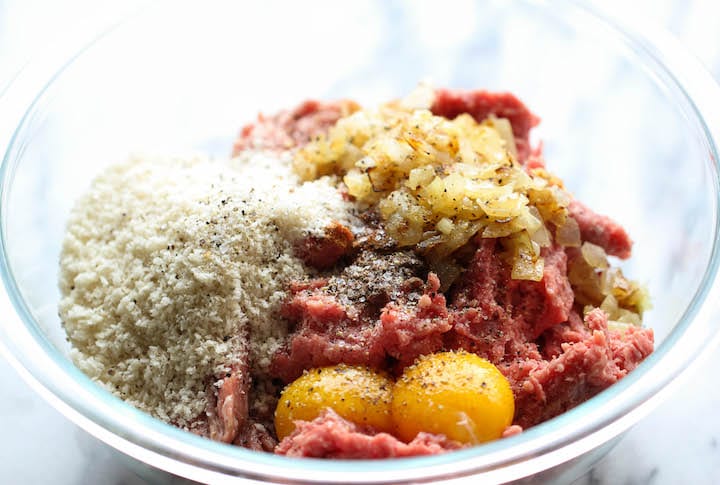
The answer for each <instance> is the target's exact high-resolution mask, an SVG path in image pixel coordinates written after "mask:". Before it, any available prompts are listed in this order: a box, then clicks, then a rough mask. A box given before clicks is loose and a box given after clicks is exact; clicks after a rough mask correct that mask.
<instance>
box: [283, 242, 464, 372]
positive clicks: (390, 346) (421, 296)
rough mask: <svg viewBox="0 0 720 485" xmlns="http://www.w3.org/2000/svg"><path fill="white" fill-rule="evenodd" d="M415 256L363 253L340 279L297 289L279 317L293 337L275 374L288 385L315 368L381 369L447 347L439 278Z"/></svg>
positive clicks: (294, 289)
mask: <svg viewBox="0 0 720 485" xmlns="http://www.w3.org/2000/svg"><path fill="white" fill-rule="evenodd" d="M423 268H424V265H423V263H422V261H420V260H419V259H418V257H417V256H415V255H414V254H412V253H410V252H396V253H390V254H381V253H376V252H373V251H363V252H362V253H360V255H359V256H358V258H357V259H356V260H355V261H354V262H353V263H352V264H350V265H348V266H347V267H346V268H345V269H344V270H343V271H342V272H341V273H340V274H339V275H336V276H332V277H331V278H329V279H327V280H324V279H319V280H313V281H309V282H306V283H298V284H296V285H294V286H293V287H292V288H291V293H292V295H291V297H290V298H289V300H288V302H287V303H286V304H285V305H284V306H283V309H282V314H283V316H284V317H285V318H287V319H288V320H289V321H290V323H291V325H292V326H294V328H295V331H294V333H293V334H292V335H291V336H290V338H289V340H288V342H287V344H286V345H285V346H284V347H283V348H281V349H280V350H279V351H278V352H277V353H276V354H275V356H274V359H273V361H272V364H271V372H272V373H273V375H275V376H276V377H279V378H281V379H282V380H283V381H285V382H290V381H292V380H294V379H296V378H297V377H299V376H300V375H301V374H302V371H303V370H305V369H308V368H312V367H321V366H326V365H332V364H338V363H346V364H362V365H367V366H370V367H373V368H376V369H384V368H386V367H388V366H389V365H391V364H395V363H397V364H398V365H400V366H401V368H402V366H404V365H408V364H411V363H412V362H413V361H414V360H415V359H416V358H417V357H418V356H419V355H422V354H425V353H429V352H434V351H436V350H438V349H439V348H441V347H442V338H441V334H442V333H443V332H445V331H447V330H448V329H449V328H450V324H449V321H448V317H447V309H446V307H445V298H444V296H442V295H441V294H440V293H438V288H439V285H440V282H439V280H438V279H437V277H436V276H435V275H432V274H431V275H430V276H429V277H428V279H427V283H424V282H423V280H422V279H421V278H420V277H419V276H421V275H422V272H423Z"/></svg>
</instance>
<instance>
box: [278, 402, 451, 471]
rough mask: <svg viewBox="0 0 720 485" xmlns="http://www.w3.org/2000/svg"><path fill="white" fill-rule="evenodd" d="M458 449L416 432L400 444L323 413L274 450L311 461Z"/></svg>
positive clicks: (445, 442)
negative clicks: (411, 438)
mask: <svg viewBox="0 0 720 485" xmlns="http://www.w3.org/2000/svg"><path fill="white" fill-rule="evenodd" d="M459 448H461V445H460V444H459V443H456V442H454V441H450V440H448V439H447V438H445V437H444V436H439V435H434V434H430V433H419V434H418V435H417V437H415V439H413V440H412V441H411V442H410V443H403V442H402V441H400V440H398V439H397V438H395V437H394V436H392V435H390V434H388V433H377V434H375V433H373V432H372V431H367V430H360V429H358V427H357V426H356V425H354V424H353V423H351V422H349V421H347V420H345V419H343V418H341V417H340V416H338V415H337V414H336V413H335V412H334V411H332V410H327V411H325V412H324V413H323V414H322V415H320V416H319V417H318V418H316V419H315V420H313V421H310V422H307V421H301V422H299V423H298V426H297V428H295V431H294V432H293V433H292V434H291V435H290V436H288V437H287V438H285V439H284V440H282V441H281V442H280V444H279V445H278V446H277V448H275V453H278V454H280V455H287V456H295V457H312V458H342V459H354V458H355V459H356V458H362V459H368V458H398V457H404V456H420V455H434V454H438V453H443V452H445V451H450V450H456V449H459Z"/></svg>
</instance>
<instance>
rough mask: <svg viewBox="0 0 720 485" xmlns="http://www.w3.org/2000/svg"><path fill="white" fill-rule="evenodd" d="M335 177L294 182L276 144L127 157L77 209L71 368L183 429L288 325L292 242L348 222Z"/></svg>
mask: <svg viewBox="0 0 720 485" xmlns="http://www.w3.org/2000/svg"><path fill="white" fill-rule="evenodd" d="M335 184H336V182H335V181H331V180H329V179H320V180H318V181H315V182H310V183H304V184H300V182H299V181H298V179H297V178H296V176H295V175H293V173H292V170H291V168H290V159H289V157H288V156H286V155H277V154H271V153H264V152H247V153H244V154H243V155H242V156H241V157H239V158H236V159H232V160H229V161H213V160H209V159H206V158H201V157H195V158H139V157H136V158H133V159H131V160H129V161H128V162H125V163H123V164H120V165H116V166H113V167H111V168H110V169H109V170H107V171H105V172H104V173H103V174H102V175H100V176H99V177H98V178H97V179H96V180H95V181H94V183H93V185H92V187H91V189H90V190H89V192H88V193H87V194H86V195H85V196H83V197H82V198H81V199H80V200H79V201H78V203H77V205H76V206H75V208H74V210H73V212H72V214H71V218H70V221H69V224H68V229H67V234H66V238H65V241H64V244H63V248H62V254H61V258H60V289H61V293H62V299H61V302H60V317H61V319H62V321H63V324H64V326H65V329H66V331H67V335H68V337H69V339H70V342H71V343H72V345H73V350H72V357H73V360H74V361H75V363H76V364H77V366H78V367H79V368H80V369H81V370H82V371H83V372H85V373H86V374H87V375H89V376H90V377H91V378H93V379H94V380H96V381H98V382H100V383H102V384H103V385H104V386H106V387H107V388H108V389H109V390H111V391H112V392H114V393H115V394H116V395H118V396H119V397H121V398H122V399H124V400H126V401H127V402H129V403H130V404H132V405H134V406H136V407H138V408H140V409H142V410H144V411H146V412H149V413H151V414H152V415H154V416H156V417H159V418H160V419H163V420H165V421H167V422H170V423H173V424H176V425H179V426H181V427H188V426H191V425H192V424H193V422H194V420H196V419H197V418H198V416H201V415H202V413H203V412H204V411H205V409H206V405H207V402H208V398H209V396H208V395H207V392H208V389H210V387H209V385H211V384H212V383H213V382H214V381H215V380H217V379H219V378H221V377H222V376H224V375H225V373H226V372H228V370H229V369H230V367H231V366H233V365H234V364H237V363H238V362H239V361H240V360H241V359H243V358H244V352H245V350H244V349H246V348H247V347H246V342H245V340H246V338H247V337H246V336H247V335H249V344H250V345H249V347H250V362H251V365H252V367H253V371H254V372H256V373H262V372H263V371H264V370H265V369H266V368H267V366H268V365H269V358H270V356H271V355H272V353H273V352H274V351H275V350H276V349H277V348H278V346H279V345H280V344H281V342H282V340H283V337H285V336H286V334H287V328H286V326H285V324H284V323H283V321H282V320H281V319H279V318H278V316H277V312H278V309H279V305H280V303H281V301H282V300H283V299H284V298H285V296H286V292H285V291H286V287H287V284H288V282H289V281H291V280H294V279H301V278H302V277H303V276H304V275H305V274H307V273H308V272H309V270H308V268H306V267H305V266H304V264H303V263H302V262H301V261H300V260H298V259H297V258H295V257H294V256H293V252H292V244H293V241H296V240H297V239H299V238H302V237H305V236H307V235H309V234H318V235H320V234H322V233H323V230H324V228H325V227H326V226H327V225H329V224H330V223H331V222H332V221H333V220H337V221H339V222H341V223H343V224H349V225H354V224H352V221H351V217H352V216H351V215H350V214H351V205H350V204H349V203H347V202H345V201H343V199H342V197H341V195H340V194H339V193H338V192H337V190H336V188H335Z"/></svg>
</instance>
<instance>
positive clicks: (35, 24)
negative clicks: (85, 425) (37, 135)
mask: <svg viewBox="0 0 720 485" xmlns="http://www.w3.org/2000/svg"><path fill="white" fill-rule="evenodd" d="M142 3H143V2H140V1H137V0H126V1H124V2H108V1H105V0H101V1H90V0H65V1H63V2H50V1H46V2H41V1H36V0H30V1H21V0H0V95H1V94H2V93H3V91H4V88H5V87H6V86H7V85H8V84H9V83H10V82H12V79H13V77H14V75H15V74H16V73H17V72H18V71H19V70H21V69H22V68H23V67H24V66H25V65H26V64H27V63H28V62H29V61H31V60H32V59H33V58H36V57H38V56H41V55H43V53H45V52H47V51H48V50H50V49H66V50H67V52H68V53H71V52H74V51H76V50H77V48H78V47H79V46H82V45H83V44H84V43H85V42H86V41H87V40H88V39H91V38H92V37H93V36H95V35H97V34H98V33H99V32H101V31H103V30H104V29H106V28H107V27H109V26H111V25H112V23H113V22H114V21H115V20H116V19H118V18H121V17H122V16H124V15H127V14H130V13H132V12H133V11H135V10H137V9H138V8H140V7H141V5H142ZM602 8H605V9H612V10H614V11H616V12H618V13H620V14H621V15H625V16H641V17H643V18H647V19H649V20H650V21H652V22H655V23H657V24H658V25H661V26H663V27H664V28H666V29H667V30H669V31H671V32H672V33H673V34H675V35H676V36H677V37H678V38H679V39H680V40H681V41H682V42H683V43H684V44H685V45H686V46H687V48H688V49H689V51H690V52H692V54H693V55H695V56H697V57H698V58H699V59H700V60H701V61H702V62H703V63H704V64H705V65H706V66H707V68H708V69H709V70H710V71H711V72H712V73H713V75H714V76H715V78H716V79H718V80H720V2H718V1H717V0H691V1H682V0H635V1H633V2H628V1H623V0H606V1H605V2H602ZM718 102H720V100H718ZM0 318H2V316H0ZM718 374H720V362H718V361H716V360H715V359H712V358H708V359H705V360H704V361H703V362H701V363H699V364H698V365H696V366H695V369H694V372H693V373H692V374H691V375H690V376H688V377H687V378H685V379H684V380H683V382H682V383H681V384H680V385H679V386H678V387H676V390H675V392H674V394H673V396H672V397H671V398H670V399H668V400H667V401H666V402H665V403H664V404H662V405H661V406H660V407H659V408H657V409H656V410H655V411H654V412H653V413H652V414H651V415H650V416H649V417H647V418H645V419H644V420H643V421H641V423H640V424H639V425H637V426H636V427H635V428H633V429H632V430H631V431H630V432H629V433H628V434H627V435H626V436H625V437H624V438H623V440H622V441H621V442H620V444H619V445H618V446H617V447H616V448H615V449H614V450H613V451H611V453H610V454H609V455H608V456H607V457H606V458H605V459H603V460H602V461H601V462H600V463H598V464H597V465H596V466H595V467H594V469H593V470H592V471H591V472H590V473H589V474H588V475H586V476H585V477H583V478H581V479H579V480H578V481H577V482H576V483H577V484H578V485H584V484H588V485H590V484H592V485H598V484H618V483H619V484H663V485H664V484H676V483H695V484H715V483H720V445H719V444H718V443H719V441H720V418H719V417H718V415H717V411H716V410H717V409H718V408H720V388H718V386H716V385H715V384H714V383H715V382H716V380H717V377H716V376H717V375H718ZM0 382H1V383H2V385H3V391H2V392H1V393H0V429H1V430H2V438H0V483H9V484H15V483H18V484H20V483H57V484H75V483H107V484H133V485H134V484H143V483H146V480H144V479H143V478H141V477H138V476H137V475H136V474H135V473H134V472H132V471H131V470H130V469H128V468H127V467H126V466H125V464H124V463H123V461H122V460H120V459H118V456H117V455H115V454H114V453H113V452H112V451H111V450H109V449H108V448H106V447H105V446H104V445H102V444H100V443H99V442H97V441H96V440H95V439H94V438H92V437H90V436H89V435H87V434H85V433H84V432H83V431H81V430H80V429H79V428H77V427H75V426H74V425H72V424H71V423H69V422H68V421H67V420H65V418H63V417H62V416H61V415H60V414H59V413H57V412H56V411H55V410H54V409H52V408H51V407H50V406H49V405H48V404H46V403H45V402H44V401H43V400H42V399H41V398H40V397H39V396H38V395H36V394H35V393H34V392H33V391H32V390H30V389H29V388H28V387H27V385H26V384H25V383H24V382H23V381H22V380H21V378H20V377H19V375H18V374H17V373H16V372H15V371H14V370H13V369H12V368H11V367H10V365H9V364H8V362H6V361H5V360H3V359H2V358H1V357H0ZM166 481H167V482H172V481H173V480H172V479H170V478H168V479H167V480H166Z"/></svg>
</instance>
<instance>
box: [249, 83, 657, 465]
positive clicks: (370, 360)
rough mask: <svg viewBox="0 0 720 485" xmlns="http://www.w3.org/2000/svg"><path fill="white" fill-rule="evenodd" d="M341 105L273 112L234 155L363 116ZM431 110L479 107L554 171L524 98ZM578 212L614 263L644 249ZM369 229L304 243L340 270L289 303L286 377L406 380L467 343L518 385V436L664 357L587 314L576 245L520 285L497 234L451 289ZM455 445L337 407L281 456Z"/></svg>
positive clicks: (610, 224)
mask: <svg viewBox="0 0 720 485" xmlns="http://www.w3.org/2000/svg"><path fill="white" fill-rule="evenodd" d="M343 103H346V102H340V103H316V102H310V103H305V104H302V105H300V106H299V107H298V108H296V109H295V110H291V111H287V112H282V113H280V114H278V115H276V116H273V117H261V118H260V119H259V120H258V122H257V123H256V124H254V125H250V126H247V127H245V128H244V129H243V131H242V133H241V134H240V137H239V139H238V141H237V142H236V145H235V151H236V153H237V152H238V151H239V150H242V149H244V148H246V147H248V146H253V147H254V146H265V147H274V148H288V147H292V146H297V145H302V144H303V143H305V142H306V141H307V140H309V139H310V137H312V136H315V135H317V134H319V133H322V132H323V131H324V130H326V129H327V128H328V127H329V126H331V125H332V124H333V123H334V122H335V121H337V119H339V117H340V116H341V113H342V112H343V111H344V110H347V109H352V108H348V106H349V105H344V104H343ZM431 111H432V112H433V113H434V114H435V115H439V116H444V117H447V118H454V117H456V116H458V115H460V114H462V113H469V114H470V115H472V116H473V117H474V118H475V119H476V120H478V121H481V120H483V119H485V118H487V117H488V116H491V115H492V116H497V117H502V118H506V119H508V120H509V122H510V124H511V126H512V129H513V133H514V136H515V139H516V147H517V152H518V159H519V161H520V162H521V163H523V164H525V167H526V169H527V170H532V169H535V168H543V167H544V161H543V157H542V146H541V145H538V146H537V147H535V148H533V147H531V145H530V139H529V134H530V130H531V128H532V127H534V126H535V125H537V123H538V122H539V118H538V117H537V116H535V115H534V114H533V113H532V112H531V111H530V110H528V109H527V107H525V105H524V104H523V103H522V102H521V101H519V100H518V99H517V98H516V97H515V96H514V95H512V94H509V93H491V92H487V91H481V90H475V91H457V90H447V89H438V90H436V91H435V100H434V102H433V104H432V107H431ZM370 215H372V214H370ZM569 215H570V216H571V217H573V218H574V219H575V220H576V221H577V223H578V226H579V229H580V235H581V239H582V241H583V242H590V243H593V244H596V245H598V246H601V247H602V248H604V249H605V251H606V252H607V253H608V254H610V255H613V256H617V257H620V258H627V257H629V256H630V253H631V249H632V241H631V240H630V238H629V237H628V235H627V233H626V232H625V230H624V229H623V228H622V227H621V226H620V225H619V224H617V223H616V222H614V221H612V220H611V219H610V218H608V217H605V216H602V215H598V214H596V213H595V212H593V211H592V210H590V209H589V208H587V207H586V206H584V205H583V204H581V203H580V202H578V201H572V202H571V204H570V206H569ZM371 219H372V218H371ZM366 222H367V221H366ZM371 222H373V223H372V224H369V226H371V227H372V230H371V231H369V232H367V233H365V234H355V235H354V236H355V237H354V238H353V239H352V240H351V239H350V238H349V237H343V236H342V232H341V231H339V232H338V231H337V230H336V233H335V235H334V236H333V235H329V236H328V237H326V238H325V240H318V241H306V242H305V247H302V248H300V249H299V251H300V253H301V254H306V255H308V254H309V256H307V257H306V258H304V259H305V260H306V262H308V264H310V265H312V266H315V267H317V268H319V269H329V268H331V267H333V268H334V269H333V270H332V271H331V272H329V273H325V274H324V275H323V276H322V277H319V278H315V279H309V280H298V281H296V282H294V283H293V284H292V286H291V292H290V293H291V294H290V297H289V298H288V300H287V301H286V302H285V304H284V305H283V307H282V316H283V317H284V318H285V319H287V321H288V322H289V325H290V328H291V332H290V335H289V337H288V339H287V341H286V343H285V345H283V346H282V347H281V348H280V349H279V350H278V351H277V352H276V353H275V355H274V356H273V358H272V363H271V368H270V372H271V375H273V376H274V377H277V378H279V379H281V380H282V381H284V382H290V381H292V380H293V379H295V378H297V377H298V376H299V375H300V374H301V373H302V372H303V370H305V369H308V368H312V367H319V366H325V365H331V364H338V363H346V364H359V365H366V366H370V367H373V368H376V369H383V370H386V371H390V372H391V373H393V372H394V373H396V374H397V373H399V372H400V371H401V370H402V369H403V368H404V367H405V366H407V365H410V364H412V363H413V362H414V360H415V359H416V358H417V357H418V356H420V355H424V354H427V353H432V352H437V351H440V350H454V349H464V350H467V351H470V352H474V353H476V354H478V355H480V356H482V357H485V358H487V359H488V360H490V361H491V362H493V363H494V364H495V365H496V366H498V368H499V369H500V371H501V372H502V373H503V374H504V375H505V376H506V378H507V379H508V380H509V382H510V384H511V387H512V390H513V394H514V397H515V403H516V414H515V418H514V421H513V425H512V426H511V427H510V428H508V431H506V435H508V436H509V435H512V434H517V433H518V432H520V431H521V429H522V428H526V427H529V426H533V425H535V424H538V423H541V422H543V421H545V420H547V419H550V418H552V417H554V416H557V415H558V414H561V413H563V412H565V411H567V410H568V409H571V408H572V407H574V406H576V405H578V404H580V403H582V402H584V401H586V400H587V399H589V398H590V397H592V396H594V395H595V394H597V393H599V392H600V391H602V390H603V389H605V388H607V387H608V386H610V385H611V384H613V383H615V382H616V381H617V380H618V379H620V378H622V377H623V376H625V375H626V374H627V373H628V372H630V371H631V370H633V369H634V368H635V367H636V366H637V365H638V364H639V363H640V362H641V361H642V360H643V359H644V358H645V357H647V355H649V354H650V353H651V352H652V350H653V332H652V330H650V329H644V328H639V327H632V326H631V327H629V328H627V329H625V330H623V331H618V330H611V329H609V328H608V316H607V315H606V314H605V313H603V312H602V311H601V310H599V309H594V310H592V311H590V312H588V313H587V314H586V315H584V317H583V316H581V315H582V314H583V310H584V309H583V307H582V306H581V305H580V304H579V303H578V302H576V301H575V298H574V294H573V289H572V287H571V285H570V283H569V281H568V257H569V256H571V255H572V254H575V253H577V250H574V249H572V248H564V247H561V246H558V245H552V246H550V247H547V248H544V249H543V251H542V257H543V259H544V263H545V265H544V270H543V277H542V279H541V280H540V281H526V280H513V279H512V278H511V277H510V274H511V271H510V267H509V266H508V264H507V262H506V261H505V260H504V258H503V257H502V254H501V253H502V252H501V248H500V247H499V246H500V245H499V244H498V242H497V240H495V239H482V238H480V237H476V238H475V240H473V241H471V243H469V244H468V246H466V247H464V248H463V249H462V251H463V252H464V253H466V254H469V256H468V257H467V258H464V261H467V264H465V265H464V268H463V270H464V271H463V273H462V274H461V275H460V277H459V278H458V279H457V280H456V281H455V283H454V284H453V285H452V286H451V287H450V288H449V289H448V290H447V291H444V292H441V291H440V282H439V280H438V277H437V276H436V275H435V274H434V273H432V272H428V270H427V267H426V266H425V264H424V263H423V261H422V260H421V259H419V258H418V257H417V256H416V255H414V254H413V253H411V252H408V251H399V252H398V251H393V247H392V244H388V243H387V239H386V238H385V237H383V235H382V224H380V223H379V222H378V221H377V220H374V219H373V221H371ZM338 240H339V241H340V243H337V241H338ZM333 241H335V243H334V242H333ZM350 242H352V246H353V247H352V250H351V249H350ZM323 245H327V246H326V247H325V246H323ZM328 248H329V249H328ZM573 251H574V252H573ZM326 253H328V254H326ZM314 260H319V261H320V263H319V264H314V263H313V261H314ZM454 447H455V445H454V444H452V443H448V442H446V441H443V440H442V438H441V437H436V436H432V435H419V436H418V438H416V439H415V440H413V441H412V442H411V443H409V444H406V443H401V442H399V441H398V440H397V439H395V438H393V437H392V436H389V435H386V434H383V433H380V434H375V433H373V432H372V431H370V430H362V429H358V428H357V427H356V426H355V425H353V424H351V423H348V422H347V421H345V420H343V419H342V418H340V417H339V416H337V415H336V414H335V413H333V412H332V411H329V412H327V413H325V414H323V415H322V416H320V417H319V418H317V419H316V420H314V421H312V422H301V423H299V425H298V428H297V429H296V431H295V432H294V433H293V434H292V435H291V436H289V437H287V438H286V439H285V440H283V441H282V442H281V443H280V444H279V445H278V446H277V448H275V452H277V453H281V454H287V455H290V456H314V457H335V458H378V457H390V456H408V455H414V454H426V453H439V452H442V451H445V450H447V449H454Z"/></svg>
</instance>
